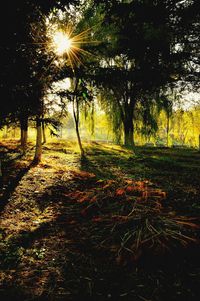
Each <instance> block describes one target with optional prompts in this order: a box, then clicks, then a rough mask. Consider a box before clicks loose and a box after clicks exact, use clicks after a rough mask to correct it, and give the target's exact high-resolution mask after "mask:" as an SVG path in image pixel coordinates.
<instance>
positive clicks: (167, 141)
mask: <svg viewBox="0 0 200 301" xmlns="http://www.w3.org/2000/svg"><path fill="white" fill-rule="evenodd" d="M167 147H169V113H167Z"/></svg>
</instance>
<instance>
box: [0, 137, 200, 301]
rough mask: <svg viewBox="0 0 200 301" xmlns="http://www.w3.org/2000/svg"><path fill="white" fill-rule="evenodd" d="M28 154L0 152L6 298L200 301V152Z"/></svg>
mask: <svg viewBox="0 0 200 301" xmlns="http://www.w3.org/2000/svg"><path fill="white" fill-rule="evenodd" d="M31 147H32V145H31V144H30V147H29V150H28V152H27V154H26V156H23V157H21V158H20V151H19V150H18V148H17V147H16V141H7V142H5V143H4V145H3V146H2V147H1V149H0V152H1V158H2V159H3V172H4V181H3V189H2V195H1V201H2V200H3V202H4V206H3V207H2V213H1V230H0V231H1V232H0V238H1V256H0V259H1V273H0V279H1V288H0V296H1V300H7V299H9V300H30V299H31V300H95V301H96V300H152V301H165V300H181V301H182V300H197V298H198V294H199V284H200V283H199V282H200V280H199V279H200V277H199V276H200V266H199V264H198V254H199V210H200V206H199V192H200V191H199V190H200V187H199V183H200V181H199V180H200V170H199V169H200V165H199V160H200V154H199V153H198V152H197V151H194V150H187V149H181V150H178V149H163V150H160V149H158V148H151V149H150V148H141V147H138V148H137V149H136V156H133V154H132V152H131V151H130V150H126V149H124V148H122V147H119V146H115V145H110V144H109V145H106V144H99V143H91V144H89V143H87V144H85V149H86V153H87V157H86V159H84V160H81V158H80V154H79V152H78V150H77V148H76V145H75V144H74V143H69V142H68V143H65V142H64V141H60V142H59V143H58V142H56V141H55V142H53V143H49V144H46V145H45V146H44V154H43V161H42V163H41V164H39V165H38V166H36V167H31V168H28V167H29V165H30V163H31V157H32V152H33V150H31ZM19 175H20V176H19ZM13 183H14V185H13ZM9 185H11V186H9ZM10 188H12V191H10V193H8V192H9V190H10ZM5 191H7V193H5Z"/></svg>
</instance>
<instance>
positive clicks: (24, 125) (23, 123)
mask: <svg viewBox="0 0 200 301" xmlns="http://www.w3.org/2000/svg"><path fill="white" fill-rule="evenodd" d="M20 128H21V139H20V143H21V148H22V150H23V152H25V150H26V148H27V140H28V117H24V116H23V117H22V118H21V119H20Z"/></svg>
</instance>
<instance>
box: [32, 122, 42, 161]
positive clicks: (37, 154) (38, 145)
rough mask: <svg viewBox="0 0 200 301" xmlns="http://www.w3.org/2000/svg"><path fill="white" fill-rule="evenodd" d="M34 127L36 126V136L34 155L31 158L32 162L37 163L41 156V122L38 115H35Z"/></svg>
mask: <svg viewBox="0 0 200 301" xmlns="http://www.w3.org/2000/svg"><path fill="white" fill-rule="evenodd" d="M36 128H37V136H36V148H35V157H34V160H33V163H34V164H38V163H39V162H40V161H41V157H42V122H41V119H40V117H37V119H36Z"/></svg>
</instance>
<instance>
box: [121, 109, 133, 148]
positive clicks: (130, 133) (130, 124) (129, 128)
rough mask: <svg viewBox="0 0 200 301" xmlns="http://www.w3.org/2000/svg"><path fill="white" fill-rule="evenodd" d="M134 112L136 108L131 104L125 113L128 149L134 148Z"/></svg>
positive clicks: (124, 121) (125, 132)
mask: <svg viewBox="0 0 200 301" xmlns="http://www.w3.org/2000/svg"><path fill="white" fill-rule="evenodd" d="M133 110H134V106H133V105H131V104H129V106H127V107H126V108H125V112H124V119H123V125H124V145H125V146H126V147H131V148H133V147H134V145H135V144H134V125H133Z"/></svg>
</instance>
